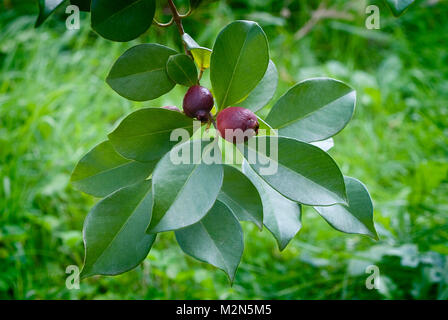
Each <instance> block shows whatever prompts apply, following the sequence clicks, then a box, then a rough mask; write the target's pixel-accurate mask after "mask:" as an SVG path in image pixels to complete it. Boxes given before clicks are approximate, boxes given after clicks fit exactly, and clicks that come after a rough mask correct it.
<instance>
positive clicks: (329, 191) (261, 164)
mask: <svg viewBox="0 0 448 320" xmlns="http://www.w3.org/2000/svg"><path fill="white" fill-rule="evenodd" d="M238 148H239V149H240V150H241V152H242V153H243V155H244V157H245V158H246V159H247V160H248V162H249V164H250V166H251V167H252V168H253V169H254V170H255V171H256V172H257V173H258V174H259V175H260V176H261V177H262V178H263V179H264V180H265V181H266V182H267V183H268V184H269V185H270V186H271V187H273V188H274V189H275V190H277V191H278V192H280V193H281V194H282V195H283V196H285V197H287V198H289V199H290V200H293V201H297V202H299V203H302V204H306V205H321V206H327V205H332V204H336V203H342V204H345V203H346V193H345V185H344V178H343V176H342V173H341V171H340V170H339V168H338V166H337V164H336V162H334V160H333V159H332V158H331V157H330V156H329V155H328V154H327V153H325V152H324V151H322V150H321V149H320V148H318V147H315V146H313V145H310V144H307V143H304V142H301V141H298V140H294V139H289V138H285V137H274V136H263V137H254V138H252V139H250V140H249V142H248V143H246V144H240V145H238Z"/></svg>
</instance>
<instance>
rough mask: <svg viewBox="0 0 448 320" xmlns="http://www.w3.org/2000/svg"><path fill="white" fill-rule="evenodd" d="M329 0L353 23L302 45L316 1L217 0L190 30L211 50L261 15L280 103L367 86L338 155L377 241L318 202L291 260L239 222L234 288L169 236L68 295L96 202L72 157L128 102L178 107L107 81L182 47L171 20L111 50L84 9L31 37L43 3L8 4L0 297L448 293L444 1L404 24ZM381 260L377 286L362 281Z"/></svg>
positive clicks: (0, 133) (425, 6)
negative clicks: (128, 267)
mask: <svg viewBox="0 0 448 320" xmlns="http://www.w3.org/2000/svg"><path fill="white" fill-rule="evenodd" d="M184 2H185V1H180V2H179V1H178V3H179V4H183V3H184ZM327 2H328V3H331V5H332V6H335V8H336V9H338V10H345V11H347V12H349V13H351V14H352V16H353V19H352V20H349V21H343V20H334V19H329V20H325V21H322V22H321V23H319V24H318V25H316V27H315V28H314V29H313V30H312V31H311V33H310V34H308V35H307V36H306V37H304V38H302V39H300V40H297V39H295V38H294V34H295V33H296V32H297V30H298V29H299V28H300V27H301V26H302V25H303V24H304V23H305V22H306V21H307V20H308V19H309V17H310V15H311V12H312V10H314V9H315V8H316V7H317V6H318V3H319V1H306V2H305V1H297V0H294V1H293V0H247V1H242V0H240V1H219V2H214V3H212V4H210V5H206V6H205V7H203V8H202V9H200V10H198V11H197V12H196V13H195V14H194V15H193V16H192V17H190V18H188V19H186V20H185V28H186V30H187V32H189V33H190V34H191V35H192V36H193V37H195V38H196V40H197V41H198V42H199V43H201V44H202V45H204V46H209V47H211V46H212V45H213V41H214V39H215V37H216V36H217V34H218V32H219V30H221V28H223V27H224V26H225V25H226V24H227V23H229V22H231V21H233V20H235V19H251V20H256V21H258V22H259V23H260V24H261V25H262V26H263V28H264V29H265V31H266V33H267V35H268V38H269V40H270V44H271V55H272V59H273V60H274V62H275V63H276V64H277V67H278V69H279V72H280V84H279V88H278V92H277V95H276V96H277V98H278V97H279V96H280V95H281V94H283V93H284V92H285V91H286V90H287V89H288V88H289V87H290V86H291V85H293V84H294V83H296V82H298V81H301V80H303V79H306V78H309V77H314V76H330V77H334V78H337V79H341V80H343V81H346V82H348V83H349V84H351V85H352V86H354V87H355V88H356V89H357V91H358V103H357V109H356V113H355V116H354V118H353V120H352V122H351V123H350V124H349V125H348V127H347V128H346V129H345V130H344V131H343V132H342V133H340V134H338V135H337V136H336V137H335V144H336V145H335V148H334V149H333V150H331V152H330V153H331V154H332V156H333V157H334V158H335V159H336V160H337V162H338V163H339V165H340V166H341V169H342V171H343V173H344V174H346V175H350V176H354V177H357V178H359V179H361V180H362V181H363V182H364V183H365V184H366V185H367V186H368V188H369V190H370V192H371V195H372V198H373V200H374V205H375V216H374V219H375V223H376V227H377V229H378V231H379V234H380V237H381V240H380V241H378V242H375V241H372V240H370V239H368V238H366V237H363V236H357V235H347V234H342V233H339V232H337V231H335V230H333V229H332V228H331V227H330V226H329V225H328V224H327V223H326V222H325V221H323V220H322V219H321V218H320V217H319V216H318V215H317V214H316V212H314V211H312V210H311V209H310V210H306V211H305V212H304V216H303V229H302V230H301V231H300V233H299V234H298V236H297V237H296V238H295V239H294V240H293V241H292V242H291V243H290V245H289V246H288V247H287V249H286V250H285V251H284V252H282V253H280V252H279V251H278V249H277V247H276V244H275V241H274V239H273V238H272V236H271V235H270V234H269V232H268V231H267V230H264V231H263V232H259V231H258V230H257V229H256V228H255V227H254V226H252V225H250V224H244V230H245V252H244V256H243V260H242V263H241V265H240V268H239V270H238V272H237V275H236V279H235V282H234V284H233V286H230V285H229V283H228V281H227V278H226V276H225V274H224V273H223V272H221V271H219V270H217V269H215V268H213V267H211V266H208V265H206V264H203V263H200V262H197V261H195V260H193V259H191V258H189V257H187V256H185V255H184V254H183V253H182V252H181V250H180V249H179V247H178V246H177V244H176V243H175V239H174V237H173V235H172V233H167V234H163V235H161V236H160V237H159V238H158V239H157V241H156V243H155V245H154V247H153V249H152V250H151V252H150V254H149V256H148V258H147V259H146V260H145V261H144V263H143V264H142V265H141V266H139V267H138V268H136V269H135V270H134V271H131V272H129V273H126V274H124V275H121V276H117V277H94V278H90V279H87V280H84V281H82V282H81V288H80V290H68V289H67V288H66V286H65V280H66V277H67V275H66V274H65V269H66V267H67V266H68V265H78V266H81V265H82V261H83V244H82V235H81V229H82V223H83V220H84V217H85V216H86V214H87V213H88V211H89V208H90V207H91V206H92V205H93V204H94V203H95V202H96V201H97V200H96V199H94V198H92V197H90V196H87V195H84V194H81V193H80V192H78V191H76V190H74V189H73V187H72V186H71V185H70V183H69V177H70V173H71V171H72V169H73V167H74V165H75V164H76V162H77V160H79V159H80V158H81V156H82V155H83V154H84V153H86V152H87V151H88V150H89V149H90V148H91V147H93V146H94V145H96V144H97V143H99V142H101V141H103V140H104V139H105V138H106V134H107V133H108V132H110V131H111V129H112V128H113V127H114V125H115V124H116V123H117V121H119V120H120V119H121V118H122V117H123V116H125V115H126V114H128V113H129V112H131V111H132V110H136V109H138V108H140V107H142V106H162V105H166V104H170V105H171V104H173V105H178V106H180V105H181V101H182V97H183V94H184V93H185V89H183V88H180V87H179V88H176V89H175V90H174V91H172V92H171V93H169V94H168V95H166V96H165V97H163V98H160V99H157V100H155V101H151V102H145V103H132V102H129V101H126V100H125V99H123V98H121V97H120V96H118V95H117V94H116V93H114V92H113V91H112V90H111V89H110V88H109V87H108V86H107V85H106V83H105V82H104V79H105V77H106V75H107V72H108V70H109V69H110V67H111V65H112V63H113V62H114V61H115V59H116V58H118V57H119V56H120V55H121V53H123V52H124V51H125V50H126V49H127V48H129V47H131V46H132V45H135V44H137V43H142V42H160V43H164V44H166V45H169V46H172V47H174V48H177V49H178V50H181V43H180V42H179V38H178V35H177V34H176V30H175V28H169V29H163V30H161V29H157V28H152V29H150V31H149V32H148V33H146V34H145V35H144V36H142V37H141V38H140V39H138V40H136V41H133V42H132V43H112V42H109V41H106V40H104V39H101V38H99V37H98V36H97V35H96V34H95V33H93V32H92V31H91V30H90V27H89V15H88V14H83V15H82V17H81V30H77V31H67V30H66V28H65V22H64V19H65V17H66V15H65V14H64V12H63V11H62V12H58V13H57V14H56V15H55V16H53V17H52V18H51V19H50V20H49V21H47V22H46V23H45V25H44V26H43V27H42V28H40V29H38V30H35V29H34V28H33V23H34V21H35V18H36V13H37V8H36V5H35V3H34V1H30V0H27V1H23V0H17V1H11V0H8V1H7V0H2V1H0V298H1V299H122V298H123V299H214V298H220V299H447V298H448V246H447V245H448V224H447V223H448V183H447V182H448V179H447V173H448V143H447V142H448V50H447V48H448V37H447V34H448V24H447V23H446V17H447V16H448V5H447V1H443V0H442V1H426V0H424V1H423V0H422V1H416V3H415V4H414V5H413V6H412V7H411V8H410V9H409V10H408V12H406V13H405V14H404V15H403V16H402V17H400V18H395V17H393V16H392V14H391V12H390V11H389V10H388V8H387V7H385V5H384V3H383V1H359V0H356V1H355V0H353V1H327ZM368 4H376V5H378V6H379V8H380V13H381V29H380V30H367V29H366V28H365V26H364V23H365V18H366V14H365V8H366V6H367V5H368ZM182 7H184V6H182ZM288 13H289V14H288ZM158 14H159V16H160V19H161V20H167V19H168V17H167V16H166V15H165V14H164V13H163V12H159V13H158ZM207 76H208V74H206V77H207ZM274 101H275V100H274ZM270 106H272V104H271V105H270ZM270 106H268V108H267V109H266V111H267V110H268V109H269V107H270ZM372 264H374V265H377V266H378V267H379V269H380V274H381V281H382V286H381V289H380V290H368V289H366V286H365V281H366V278H367V276H368V274H366V273H365V269H366V266H368V265H372Z"/></svg>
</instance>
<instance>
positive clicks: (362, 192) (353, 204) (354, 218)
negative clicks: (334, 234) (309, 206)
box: [314, 177, 378, 240]
mask: <svg viewBox="0 0 448 320" xmlns="http://www.w3.org/2000/svg"><path fill="white" fill-rule="evenodd" d="M344 180H345V186H346V188H347V196H348V205H341V204H337V205H333V206H330V207H314V209H316V211H317V212H318V213H319V214H320V215H321V216H322V217H323V218H324V219H325V220H326V221H327V222H328V223H329V224H330V225H331V226H332V227H333V228H335V229H336V230H339V231H342V232H345V233H354V234H364V235H367V236H369V237H371V238H372V239H375V240H378V234H377V232H376V230H375V226H374V224H373V205H372V199H371V198H370V195H369V192H368V191H367V188H366V186H365V185H364V184H362V183H361V182H360V181H359V180H357V179H354V178H350V177H344Z"/></svg>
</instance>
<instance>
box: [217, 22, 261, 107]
mask: <svg viewBox="0 0 448 320" xmlns="http://www.w3.org/2000/svg"><path fill="white" fill-rule="evenodd" d="M268 64H269V46H268V41H267V38H266V35H265V33H264V32H263V29H261V27H260V26H259V25H258V24H257V23H255V22H252V21H235V22H233V23H231V24H229V25H228V26H227V27H225V28H224V29H223V30H222V31H221V33H220V34H219V35H218V38H217V39H216V42H215V45H214V47H213V53H212V56H211V66H210V70H211V73H210V80H211V83H212V86H213V91H214V94H215V98H216V103H217V105H218V106H219V109H223V108H225V107H227V106H230V105H233V104H235V103H237V102H239V101H241V100H242V99H243V98H245V97H246V96H247V95H248V94H249V93H250V92H251V91H252V90H253V89H255V87H256V86H257V85H258V83H259V82H260V81H261V79H262V78H263V76H264V74H265V73H266V70H267V68H268Z"/></svg>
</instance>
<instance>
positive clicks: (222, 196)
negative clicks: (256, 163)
mask: <svg viewBox="0 0 448 320" xmlns="http://www.w3.org/2000/svg"><path fill="white" fill-rule="evenodd" d="M223 168H224V181H223V184H222V188H221V192H220V193H219V196H218V199H219V200H220V201H221V202H223V203H225V204H226V205H227V207H229V209H230V210H232V212H233V214H234V215H235V216H236V217H237V218H238V219H239V220H241V221H251V222H253V223H255V224H256V225H257V226H258V227H259V228H260V229H262V228H263V204H262V203H261V198H260V195H259V194H258V191H257V188H255V187H254V185H253V184H252V182H251V181H250V180H249V179H248V178H247V177H246V176H245V175H244V174H243V173H242V172H241V171H240V170H238V169H236V168H234V167H231V166H228V165H226V166H223Z"/></svg>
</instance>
